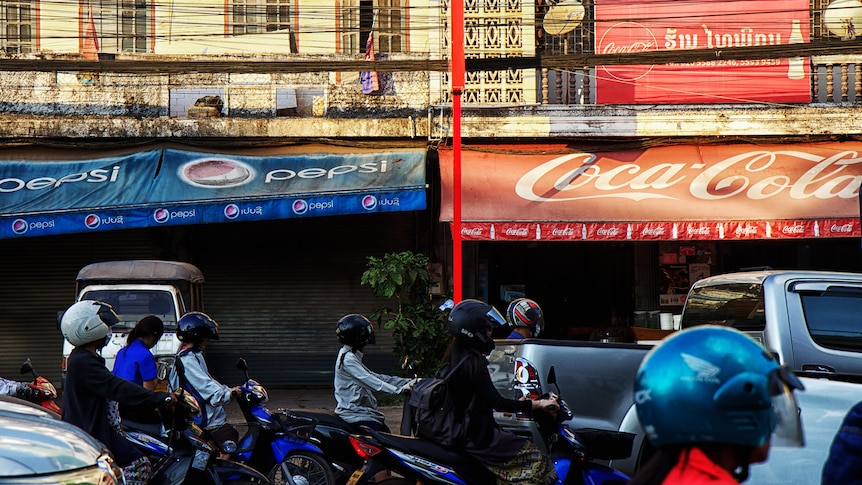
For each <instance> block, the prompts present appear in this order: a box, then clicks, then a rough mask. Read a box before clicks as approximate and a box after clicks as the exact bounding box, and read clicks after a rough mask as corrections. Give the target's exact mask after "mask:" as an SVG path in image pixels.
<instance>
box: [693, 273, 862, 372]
mask: <svg viewBox="0 0 862 485" xmlns="http://www.w3.org/2000/svg"><path fill="white" fill-rule="evenodd" d="M860 312H862V274H857V273H843V272H829V271H800V270H766V271H743V272H735V273H728V274H722V275H716V276H712V277H709V278H704V279H701V280H699V281H697V282H696V283H695V284H694V285H692V287H691V289H690V290H689V293H688V296H687V297H686V301H685V306H684V307H683V311H682V321H681V327H682V328H683V329H685V328H690V327H694V326H697V325H726V326H729V327H733V328H736V329H737V330H740V331H742V332H745V333H746V334H748V335H749V336H751V337H752V338H754V339H755V340H757V341H759V342H760V343H761V344H763V345H764V346H765V347H767V348H769V349H770V350H772V351H773V352H774V353H775V354H776V355H777V356H778V358H779V360H780V361H781V362H782V363H783V364H786V365H788V366H789V367H790V368H791V369H793V370H795V371H809V372H820V373H824V374H832V373H839V374H862V320H860V317H859V315H860Z"/></svg>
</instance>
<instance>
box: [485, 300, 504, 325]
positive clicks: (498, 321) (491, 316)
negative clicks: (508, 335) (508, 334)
mask: <svg viewBox="0 0 862 485" xmlns="http://www.w3.org/2000/svg"><path fill="white" fill-rule="evenodd" d="M485 316H486V317H488V320H489V321H490V322H491V324H492V325H495V326H500V327H505V326H507V325H509V324H508V323H506V319H505V318H503V315H501V314H500V311H499V310H497V309H496V308H494V306H493V305H491V309H490V310H488V312H487V313H485Z"/></svg>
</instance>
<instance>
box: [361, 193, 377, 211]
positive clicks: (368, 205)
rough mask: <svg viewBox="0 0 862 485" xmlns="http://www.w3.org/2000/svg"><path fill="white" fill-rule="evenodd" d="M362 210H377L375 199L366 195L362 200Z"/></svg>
mask: <svg viewBox="0 0 862 485" xmlns="http://www.w3.org/2000/svg"><path fill="white" fill-rule="evenodd" d="M362 208H363V209H365V210H367V211H371V210H374V209H376V208H377V197H374V196H373V195H366V196H365V197H363V198H362Z"/></svg>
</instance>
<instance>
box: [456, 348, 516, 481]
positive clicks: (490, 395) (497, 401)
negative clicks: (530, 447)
mask: <svg viewBox="0 0 862 485" xmlns="http://www.w3.org/2000/svg"><path fill="white" fill-rule="evenodd" d="M462 357H466V360H465V361H464V363H463V364H461V366H460V367H459V368H458V369H456V370H455V373H454V375H452V377H451V378H450V380H449V382H450V386H449V388H450V390H451V393H452V400H453V401H454V402H455V409H456V412H457V413H459V416H464V415H465V414H466V413H467V409H468V407H470V412H469V424H468V425H467V439H468V443H467V447H466V451H468V452H469V453H470V454H472V455H473V456H475V457H476V458H478V459H479V460H481V461H482V462H484V463H489V464H494V463H502V462H505V461H506V460H507V459H508V458H511V457H512V456H514V455H515V454H517V453H518V452H519V451H520V450H521V448H523V446H524V444H525V443H526V439H525V438H521V437H519V436H517V435H515V434H514V433H512V432H510V431H506V430H503V429H502V428H501V427H500V425H498V424H497V422H496V421H495V420H494V410H497V411H503V412H512V413H514V412H519V411H521V412H525V413H527V414H529V413H531V412H532V411H531V410H532V406H533V405H532V402H531V401H529V400H526V401H520V400H517V399H508V398H505V397H503V396H501V395H500V393H499V392H498V391H497V388H496V387H494V383H493V382H492V381H491V374H490V373H489V371H488V359H487V358H485V356H484V355H482V354H480V353H479V352H477V351H475V350H468V349H465V348H464V347H462V346H461V345H459V344H458V343H453V345H452V347H451V349H450V364H449V365H450V366H453V367H454V366H455V365H456V364H457V363H458V362H459V361H460V360H461V358H462ZM471 402H472V407H471Z"/></svg>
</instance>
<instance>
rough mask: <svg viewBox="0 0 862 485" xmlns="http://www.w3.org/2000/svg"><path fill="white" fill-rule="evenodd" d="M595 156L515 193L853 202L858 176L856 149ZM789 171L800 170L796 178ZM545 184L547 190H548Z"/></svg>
mask: <svg viewBox="0 0 862 485" xmlns="http://www.w3.org/2000/svg"><path fill="white" fill-rule="evenodd" d="M597 160H598V157H597V155H596V154H595V153H572V154H567V155H563V156H561V157H557V158H554V159H552V160H549V161H547V162H544V163H542V164H540V165H538V166H536V167H534V168H533V169H531V170H529V171H527V172H526V173H525V174H524V175H523V176H522V177H521V178H520V179H519V180H518V181H517V183H516V184H515V193H516V194H517V195H518V196H519V197H521V198H522V199H525V200H527V201H530V202H561V201H578V200H589V199H602V198H607V199H629V200H632V201H636V202H640V201H643V200H648V199H656V200H668V201H679V200H682V198H681V197H679V195H678V194H679V193H680V189H683V190H684V191H685V192H687V194H688V196H691V197H693V198H695V199H698V200H701V201H719V200H732V199H742V200H745V201H748V202H750V201H764V200H768V199H773V198H776V197H786V198H789V199H791V200H800V201H801V200H817V201H821V200H827V199H833V198H839V199H856V198H857V197H858V196H859V186H860V183H862V176H860V175H859V174H858V172H859V171H860V169H859V168H857V167H856V165H858V164H860V163H862V157H860V156H859V154H858V152H856V151H843V152H839V153H835V154H833V155H830V156H820V155H816V154H813V153H807V152H803V151H797V150H753V151H747V152H744V153H740V154H737V155H732V156H730V157H727V158H725V159H723V160H719V161H717V162H713V163H710V164H706V163H704V161H703V160H702V159H697V160H690V161H689V160H685V159H683V160H680V161H679V162H675V163H656V164H648V165H641V164H637V163H626V162H623V161H619V162H618V163H613V164H611V163H608V164H605V165H601V164H599V163H598V162H597ZM788 166H799V167H800V170H797V171H796V172H795V173H794V172H793V171H790V170H787V167H788ZM770 168H772V170H770ZM549 186H550V187H549Z"/></svg>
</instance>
